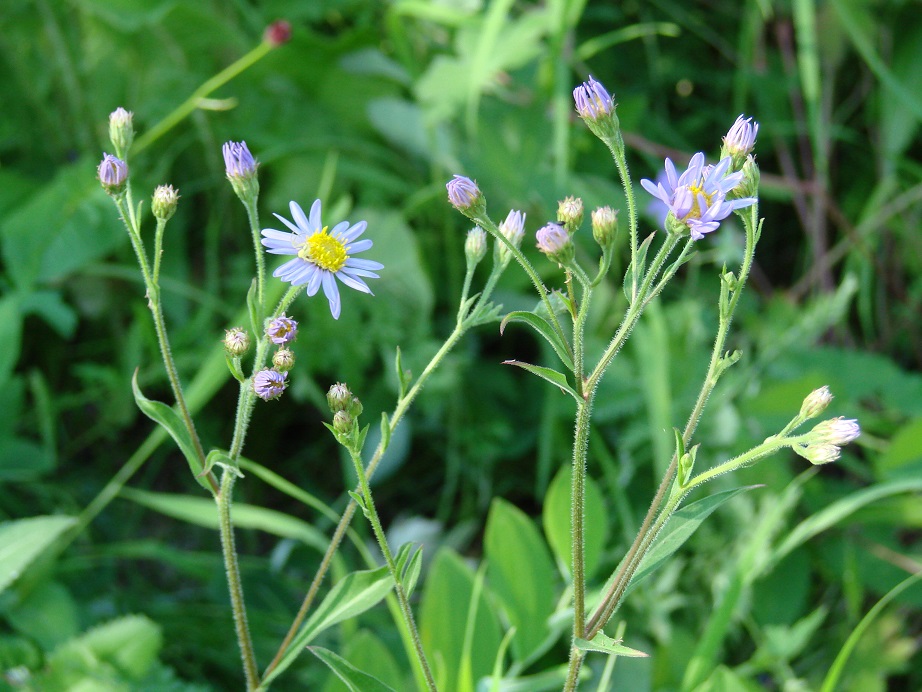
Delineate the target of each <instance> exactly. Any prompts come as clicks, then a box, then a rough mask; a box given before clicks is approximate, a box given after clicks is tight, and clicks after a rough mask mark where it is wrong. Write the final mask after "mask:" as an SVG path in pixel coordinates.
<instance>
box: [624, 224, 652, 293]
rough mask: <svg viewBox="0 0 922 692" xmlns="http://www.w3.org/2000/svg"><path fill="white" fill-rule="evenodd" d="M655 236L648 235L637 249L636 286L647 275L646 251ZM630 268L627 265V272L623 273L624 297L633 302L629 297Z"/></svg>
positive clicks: (631, 274)
mask: <svg viewBox="0 0 922 692" xmlns="http://www.w3.org/2000/svg"><path fill="white" fill-rule="evenodd" d="M654 236H656V233H651V234H650V235H648V236H647V237H646V238H645V239H644V241H643V242H642V243H641V244H640V247H638V248H637V262H636V265H637V285H638V286H640V284H641V282H642V281H643V277H644V275H645V274H646V273H647V251H648V250H649V249H650V244H651V243H652V242H653V238H654ZM631 269H632V267H631V265H630V264H628V267H627V271H626V272H624V295H625V296H627V299H628V301H630V302H634V296H632V295H631V288H632V284H633V283H634V281H633V276H634V275H633V273H632V271H631Z"/></svg>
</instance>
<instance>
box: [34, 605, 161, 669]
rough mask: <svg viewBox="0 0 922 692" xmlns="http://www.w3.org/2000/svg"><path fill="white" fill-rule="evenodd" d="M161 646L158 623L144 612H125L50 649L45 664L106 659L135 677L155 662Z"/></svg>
mask: <svg viewBox="0 0 922 692" xmlns="http://www.w3.org/2000/svg"><path fill="white" fill-rule="evenodd" d="M162 645H163V634H162V633H161V631H160V626H159V625H157V624H156V623H155V622H153V621H152V620H150V619H149V618H147V617H145V616H143V615H127V616H125V617H123V618H119V619H117V620H112V621H110V622H107V623H104V624H102V625H99V626H98V627H95V628H93V629H91V630H90V631H88V632H87V633H86V634H84V635H82V636H80V637H77V638H76V639H71V640H70V641H68V642H65V643H64V644H62V645H61V646H59V647H58V648H57V649H55V650H54V652H52V654H51V656H50V657H49V660H48V665H49V667H50V668H51V669H54V668H57V667H69V666H70V665H71V664H72V663H74V662H80V663H81V664H83V665H86V664H87V663H88V662H92V663H93V664H96V663H97V662H99V661H105V662H108V663H111V664H113V665H115V666H116V668H117V669H118V670H119V671H121V672H122V673H124V674H126V675H128V676H129V677H130V678H133V679H136V680H137V679H140V678H142V677H144V675H145V673H147V671H148V670H149V669H150V667H151V666H152V665H153V664H154V663H155V662H156V660H157V656H158V654H159V653H160V648H161V646H162ZM88 672H89V671H88Z"/></svg>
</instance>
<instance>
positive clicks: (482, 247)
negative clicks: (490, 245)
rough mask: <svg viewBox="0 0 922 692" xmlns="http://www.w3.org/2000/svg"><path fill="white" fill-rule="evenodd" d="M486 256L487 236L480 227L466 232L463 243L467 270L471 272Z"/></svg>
mask: <svg viewBox="0 0 922 692" xmlns="http://www.w3.org/2000/svg"><path fill="white" fill-rule="evenodd" d="M486 254H487V234H486V231H484V230H483V229H482V228H480V226H477V227H475V228H472V229H471V230H469V231H468V232H467V239H466V240H465V241H464V257H465V258H466V259H467V266H468V269H469V270H473V269H474V267H476V266H477V265H478V264H479V263H480V260H482V259H483V258H484V255H486Z"/></svg>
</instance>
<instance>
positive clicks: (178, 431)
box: [131, 370, 211, 492]
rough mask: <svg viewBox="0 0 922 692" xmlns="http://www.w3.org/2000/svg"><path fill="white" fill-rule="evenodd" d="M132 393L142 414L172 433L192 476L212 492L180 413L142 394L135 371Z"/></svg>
mask: <svg viewBox="0 0 922 692" xmlns="http://www.w3.org/2000/svg"><path fill="white" fill-rule="evenodd" d="M131 391H132V392H134V400H135V403H136V404H137V405H138V408H139V409H141V412H142V413H143V414H144V415H145V416H147V417H148V418H150V419H151V420H153V421H156V422H157V423H159V424H160V425H162V426H163V427H164V428H165V429H166V431H167V432H168V433H170V436H171V437H172V438H173V440H174V441H175V442H176V444H177V445H179V449H180V450H181V451H182V453H183V456H185V457H186V461H187V462H189V468H190V469H191V470H192V475H193V476H194V477H195V480H196V481H197V482H198V484H199V485H200V486H202V487H203V488H205V490H207V491H208V492H211V486H210V485H209V484H208V481H206V480H205V478H204V466H203V465H202V461H201V459H200V458H199V456H198V453H197V450H196V448H195V445H194V444H193V442H192V436H191V435H190V434H189V430H188V428H186V425H185V423H184V422H183V420H182V418H180V416H179V413H177V412H176V411H175V410H174V409H172V408H170V407H169V406H167V405H166V404H164V403H161V402H159V401H151V400H150V399H148V398H147V397H145V396H144V395H143V394H142V393H141V389H140V388H139V387H138V371H137V370H135V371H134V375H132V377H131Z"/></svg>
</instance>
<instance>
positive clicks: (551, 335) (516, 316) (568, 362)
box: [499, 310, 573, 370]
mask: <svg viewBox="0 0 922 692" xmlns="http://www.w3.org/2000/svg"><path fill="white" fill-rule="evenodd" d="M510 322H522V323H524V324H527V325H528V326H529V327H531V328H532V329H534V330H535V331H536V332H538V334H540V335H541V336H543V337H544V339H545V341H547V342H548V343H549V344H550V345H551V348H553V349H554V352H555V353H556V354H557V357H558V358H560V360H561V361H562V362H563V364H564V365H565V366H566V368H567V369H568V370H573V356H572V355H571V353H570V346H569V344H567V342H566V341H564V340H563V339H562V338H561V337H560V334H558V333H557V332H555V331H554V329H553V328H552V327H551V325H550V324H549V323H548V321H547V320H546V319H544V318H543V317H540V316H538V315H536V314H535V313H533V312H526V311H524V310H516V311H514V312H510V313H509V314H508V315H506V316H505V317H504V318H503V321H502V322H500V325H499V333H500V334H502V333H503V332H504V331H506V325H508V324H509V323H510Z"/></svg>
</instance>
